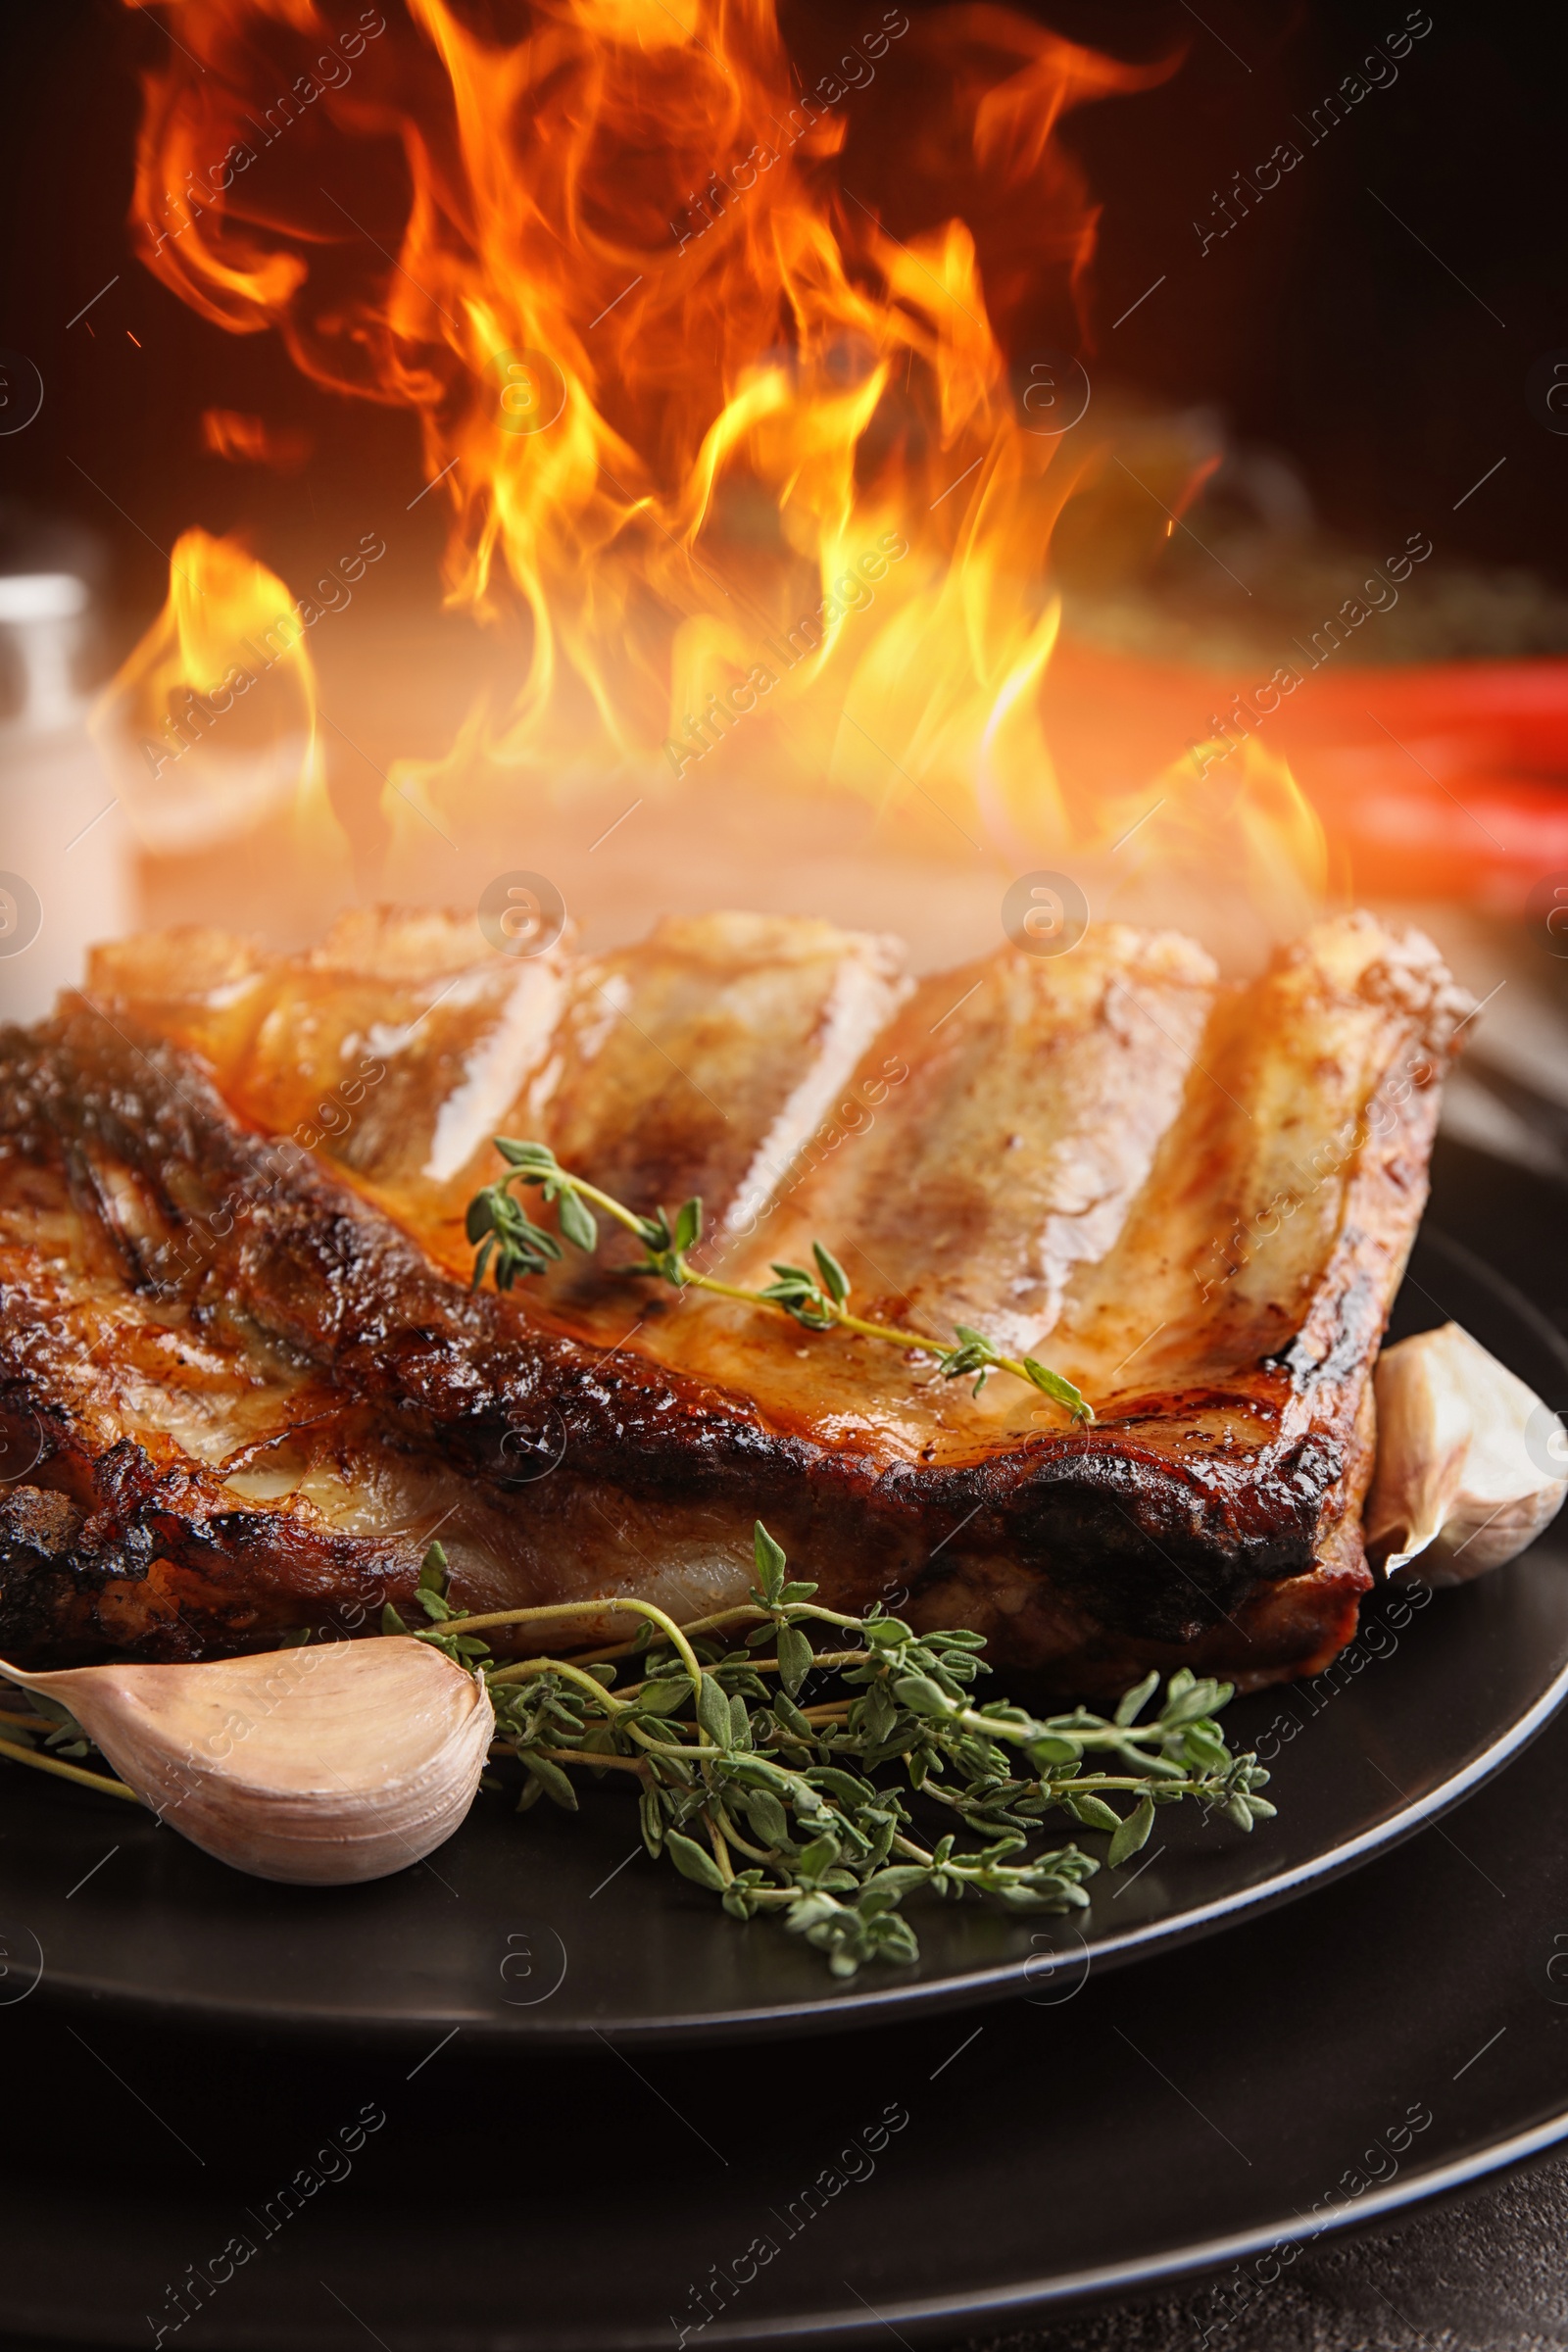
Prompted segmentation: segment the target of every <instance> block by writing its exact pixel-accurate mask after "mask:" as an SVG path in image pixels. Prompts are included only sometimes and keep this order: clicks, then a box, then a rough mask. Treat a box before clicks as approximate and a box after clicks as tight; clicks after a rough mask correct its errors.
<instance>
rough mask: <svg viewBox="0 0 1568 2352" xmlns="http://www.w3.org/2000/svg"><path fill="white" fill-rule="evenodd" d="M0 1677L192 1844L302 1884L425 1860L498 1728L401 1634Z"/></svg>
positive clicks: (1, 1668)
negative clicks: (81, 1736) (77, 1736)
mask: <svg viewBox="0 0 1568 2352" xmlns="http://www.w3.org/2000/svg"><path fill="white" fill-rule="evenodd" d="M0 1674H3V1675H5V1677H6V1678H7V1679H8V1680H10V1681H12V1682H15V1683H20V1684H21V1685H23V1686H24V1688H25V1689H26V1690H29V1691H38V1692H40V1693H41V1694H43V1695H44V1696H45V1697H49V1698H54V1699H57V1700H58V1701H59V1702H60V1703H61V1705H63V1706H66V1707H69V1708H70V1710H71V1712H72V1714H73V1715H74V1717H75V1718H76V1721H77V1722H78V1723H79V1724H80V1725H81V1726H82V1729H83V1730H84V1731H85V1732H87V1733H88V1734H89V1736H90V1737H91V1738H92V1739H93V1740H95V1741H96V1742H97V1744H98V1746H99V1747H100V1748H101V1749H102V1750H103V1752H104V1754H105V1755H106V1756H107V1757H108V1759H109V1761H110V1763H111V1764H112V1765H113V1766H114V1768H115V1770H116V1771H117V1772H118V1773H119V1774H120V1776H121V1778H122V1780H123V1781H125V1782H127V1783H128V1784H129V1786H130V1787H131V1788H132V1789H135V1791H136V1793H137V1795H138V1796H140V1797H141V1798H142V1800H143V1802H144V1803H146V1804H147V1805H149V1806H151V1808H152V1809H153V1811H154V1812H155V1813H157V1814H158V1815H159V1817H160V1819H161V1820H163V1821H165V1822H167V1823H168V1824H169V1826H170V1827H171V1828H172V1829H175V1830H178V1831H179V1832H180V1834H181V1836H183V1837H185V1838H189V1839H190V1840H191V1842H192V1844H194V1845H199V1846H201V1847H202V1848H203V1850H204V1851H205V1852H207V1853H209V1854H213V1855H216V1856H217V1858H218V1860H219V1861H221V1862H227V1863H228V1864H230V1865H231V1866H232V1867H233V1868H234V1869H235V1870H243V1871H248V1872H249V1873H250V1874H251V1875H252V1877H254V1878H260V1879H277V1880H282V1881H284V1882H286V1883H288V1884H290V1885H294V1886H301V1887H334V1886H346V1885H350V1884H352V1883H354V1882H356V1881H358V1880H362V1879H380V1878H385V1877H387V1876H388V1875H389V1874H390V1873H391V1872H393V1871H397V1870H405V1869H407V1868H408V1866H409V1864H410V1863H413V1862H420V1861H422V1860H423V1859H424V1857H425V1855H426V1854H428V1853H432V1852H433V1851H434V1849H435V1848H436V1847H437V1846H438V1845H440V1844H442V1843H444V1841H445V1840H446V1839H447V1838H450V1837H451V1836H452V1834H453V1832H454V1831H455V1830H456V1829H457V1828H458V1827H459V1826H460V1824H461V1823H462V1822H463V1820H464V1818H465V1816H466V1813H467V1811H468V1808H469V1806H470V1805H471V1804H472V1802H473V1799H474V1795H475V1793H476V1791H477V1789H478V1786H479V1775H480V1773H481V1772H482V1771H483V1769H484V1761H485V1756H486V1753H487V1752H488V1749H489V1745H490V1741H491V1739H492V1737H493V1736H494V1732H495V1710H494V1708H493V1707H492V1706H491V1703H490V1693H489V1691H487V1690H486V1689H485V1687H484V1684H483V1683H482V1682H481V1681H478V1680H476V1678H475V1677H474V1676H472V1675H471V1674H468V1673H466V1671H465V1670H464V1668H463V1667H461V1666H458V1665H455V1664H454V1662H453V1661H452V1659H450V1658H448V1657H445V1656H443V1654H442V1653H441V1651H440V1650H438V1649H432V1648H431V1647H430V1646H429V1644H428V1643H427V1642H415V1641H410V1640H401V1639H398V1638H396V1637H393V1638H391V1639H388V1638H386V1637H384V1636H383V1637H381V1638H380V1639H378V1640H375V1641H366V1642H322V1643H321V1644H320V1645H319V1647H318V1646H316V1645H314V1644H310V1643H307V1644H306V1645H305V1646H303V1647H301V1648H298V1649H280V1650H272V1651H270V1652H268V1653H266V1654H264V1655H262V1656H257V1657H244V1658H221V1659H216V1660H214V1661H213V1662H212V1663H210V1664H205V1665H191V1666H135V1665H114V1666H77V1667H71V1668H68V1669H65V1670H64V1671H62V1672H60V1673H56V1674H24V1673H21V1672H20V1671H19V1670H18V1669H17V1668H16V1667H13V1666H6V1665H3V1664H0Z"/></svg>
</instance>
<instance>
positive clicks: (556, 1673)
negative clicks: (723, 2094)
mask: <svg viewBox="0 0 1568 2352" xmlns="http://www.w3.org/2000/svg"><path fill="white" fill-rule="evenodd" d="M753 1556H754V1563H755V1571H756V1581H755V1583H754V1585H753V1587H752V1594H751V1598H750V1600H749V1601H746V1602H743V1603H741V1604H740V1605H738V1606H736V1607H733V1608H729V1609H723V1610H720V1611H718V1612H716V1613H715V1614H714V1615H712V1616H711V1617H706V1618H702V1619H700V1620H699V1621H698V1622H697V1623H695V1624H693V1625H689V1626H686V1627H685V1628H682V1627H680V1626H677V1625H676V1624H675V1623H674V1621H673V1620H672V1619H671V1618H669V1617H667V1616H666V1615H665V1614H664V1612H663V1611H662V1609H659V1608H657V1607H655V1605H654V1604H653V1603H652V1602H651V1601H644V1600H636V1599H631V1598H619V1597H617V1598H615V1599H613V1601H605V1600H588V1601H572V1602H565V1603H562V1604H559V1605H557V1606H552V1607H542V1608H533V1609H505V1610H499V1611H496V1612H494V1613H491V1614H487V1615H483V1616H475V1617H468V1616H466V1615H465V1614H464V1613H463V1612H462V1611H461V1610H459V1609H457V1608H456V1607H454V1605H453V1603H452V1601H451V1599H450V1598H449V1596H448V1576H447V1565H446V1557H445V1554H444V1553H443V1552H442V1551H441V1547H440V1545H439V1544H432V1546H431V1548H430V1551H429V1553H428V1554H427V1555H426V1558H425V1563H424V1567H423V1569H422V1570H421V1573H420V1579H419V1586H418V1591H417V1595H416V1597H417V1600H418V1601H419V1603H420V1604H421V1605H422V1607H423V1609H424V1612H425V1614H426V1616H427V1617H428V1618H429V1619H430V1620H431V1622H430V1624H429V1625H428V1626H426V1627H424V1628H421V1629H420V1631H419V1632H418V1633H417V1635H416V1636H415V1639H416V1640H417V1641H421V1642H430V1643H433V1644H434V1645H435V1646H436V1647H437V1648H440V1649H443V1650H445V1651H446V1652H447V1654H448V1656H450V1657H453V1658H455V1659H456V1660H457V1661H458V1663H460V1664H462V1665H464V1666H466V1668H467V1669H468V1670H469V1672H471V1673H476V1674H479V1675H482V1677H483V1678H484V1681H485V1683H486V1686H487V1688H488V1690H489V1692H490V1697H491V1700H492V1703H493V1704H494V1707H495V1714H496V1751H495V1752H496V1753H497V1754H498V1755H499V1756H501V1757H503V1758H507V1757H510V1758H512V1759H515V1762H516V1763H517V1764H518V1765H520V1767H521V1768H522V1775H523V1784H522V1789H521V1792H520V1795H519V1798H518V1809H519V1810H520V1811H525V1810H527V1808H528V1807H529V1806H530V1805H532V1804H533V1803H535V1802H537V1801H538V1799H539V1798H540V1797H542V1796H548V1797H550V1798H551V1799H552V1800H553V1801H554V1802H555V1803H557V1804H558V1805H561V1806H563V1807H564V1808H565V1809H567V1810H575V1808H576V1801H577V1800H576V1793H575V1789H574V1788H573V1785H572V1778H571V1776H572V1775H573V1774H574V1773H582V1772H587V1773H589V1774H591V1775H595V1776H597V1777H599V1778H601V1779H603V1780H607V1781H610V1782H612V1783H613V1784H614V1785H616V1786H618V1787H622V1788H626V1787H627V1786H628V1784H629V1787H630V1789H631V1790H633V1791H634V1792H635V1794H636V1796H637V1800H638V1818H639V1822H640V1824H641V1829H642V1836H643V1842H644V1844H645V1845H646V1846H647V1849H648V1851H649V1852H650V1853H651V1854H652V1855H654V1856H656V1857H659V1856H661V1855H662V1856H663V1857H664V1858H665V1859H667V1860H668V1861H669V1862H671V1863H672V1864H673V1865H674V1867H675V1869H676V1870H677V1871H678V1872H679V1873H680V1875H681V1876H682V1877H683V1878H684V1879H686V1880H688V1881H689V1882H690V1883H691V1884H693V1885H694V1886H698V1887H704V1888H706V1889H707V1891H708V1892H709V1893H711V1894H713V1895H716V1896H717V1897H718V1899H719V1901H720V1903H721V1905H722V1907H723V1909H724V1910H725V1911H726V1912H728V1914H729V1915H730V1917H731V1918H734V1919H742V1920H746V1919H753V1918H756V1917H758V1916H760V1915H762V1914H767V1915H770V1916H772V1917H775V1918H776V1919H778V1920H779V1921H780V1922H781V1924H782V1925H783V1927H784V1928H785V1929H786V1930H788V1931H789V1932H790V1933H791V1934H793V1935H797V1936H802V1937H804V1938H805V1940H806V1941H807V1942H808V1943H809V1944H811V1945H812V1946H813V1947H814V1948H815V1949H816V1950H818V1951H819V1952H821V1953H822V1954H823V1956H824V1958H825V1959H826V1961H827V1965H828V1967H829V1968H830V1970H831V1971H832V1973H833V1974H834V1975H835V1976H836V1977H840V1978H848V1977H853V1976H854V1975H855V1974H856V1973H857V1971H858V1969H860V1968H862V1967H864V1966H865V1965H867V1964H868V1963H870V1962H874V1961H875V1962H883V1963H888V1964H892V1965H894V1966H907V1964H909V1963H910V1962H912V1961H914V1960H916V1959H917V1958H918V1957H919V1945H918V1942H917V1940H916V1936H915V1932H914V1929H913V1927H912V1926H911V1925H910V1923H909V1921H908V1920H907V1918H906V1917H905V1914H904V1904H905V1902H906V1900H907V1897H908V1896H909V1895H911V1894H914V1893H916V1892H919V1891H922V1890H923V1891H926V1892H928V1893H932V1894H936V1895H940V1896H945V1897H947V1898H948V1899H950V1900H961V1899H965V1898H973V1897H980V1896H986V1897H990V1898H991V1899H993V1900H995V1901H998V1902H1000V1903H1002V1904H1004V1905H1005V1907H1007V1908H1008V1909H1011V1910H1017V1911H1028V1910H1035V1911H1055V1912H1060V1911H1068V1910H1081V1909H1082V1908H1083V1907H1084V1906H1085V1905H1086V1904H1087V1902H1088V1899H1089V1898H1088V1896H1087V1895H1086V1893H1085V1892H1084V1886H1085V1883H1086V1881H1088V1880H1089V1879H1090V1878H1092V1877H1093V1876H1094V1875H1095V1873H1096V1872H1097V1871H1098V1870H1100V1869H1101V1868H1102V1867H1104V1868H1108V1869H1112V1870H1114V1869H1116V1868H1118V1867H1119V1865H1120V1864H1121V1863H1123V1862H1125V1861H1127V1860H1129V1859H1130V1858H1131V1857H1132V1856H1133V1855H1134V1854H1136V1853H1137V1852H1138V1851H1139V1850H1140V1849H1141V1848H1142V1846H1143V1845H1144V1844H1145V1843H1146V1842H1147V1840H1148V1838H1149V1835H1150V1832H1151V1829H1152V1825H1153V1820H1154V1815H1155V1812H1156V1810H1157V1809H1158V1808H1159V1807H1160V1806H1161V1805H1171V1804H1178V1803H1181V1802H1183V1801H1187V1802H1194V1803H1197V1804H1198V1805H1200V1806H1201V1808H1202V1809H1203V1811H1204V1813H1205V1815H1213V1814H1223V1815H1225V1816H1226V1818H1227V1819H1229V1820H1230V1821H1231V1822H1233V1823H1234V1824H1235V1826H1236V1827H1237V1828H1238V1829H1241V1830H1250V1828H1251V1826H1252V1823H1253V1821H1254V1820H1257V1819H1267V1818H1268V1817H1269V1816H1271V1815H1272V1813H1273V1811H1274V1807H1273V1806H1272V1805H1271V1804H1270V1803H1269V1801H1268V1799H1267V1798H1266V1797H1265V1796H1263V1795H1262V1794H1261V1793H1260V1792H1261V1790H1262V1789H1263V1788H1264V1787H1265V1785H1266V1784H1267V1781H1268V1777H1269V1776H1268V1774H1267V1772H1266V1771H1264V1770H1263V1769H1262V1767H1261V1766H1260V1765H1259V1763H1258V1761H1257V1758H1256V1756H1255V1755H1252V1754H1245V1755H1234V1754H1232V1752H1231V1750H1230V1748H1229V1747H1228V1746H1227V1744H1226V1740H1225V1737H1224V1734H1223V1732H1222V1731H1221V1729H1220V1727H1219V1725H1218V1723H1217V1721H1216V1717H1217V1716H1218V1714H1219V1712H1220V1710H1221V1709H1222V1708H1223V1707H1224V1706H1225V1705H1226V1703H1227V1701H1228V1700H1229V1699H1230V1697H1231V1695H1232V1691H1231V1686H1230V1685H1229V1684H1228V1683H1218V1682H1213V1681H1209V1680H1206V1679H1201V1678H1200V1677H1198V1676H1196V1675H1194V1674H1192V1673H1190V1672H1189V1671H1188V1670H1187V1669H1186V1668H1182V1669H1180V1670H1179V1671H1178V1672H1176V1673H1175V1674H1173V1675H1172V1676H1171V1677H1170V1679H1169V1680H1168V1682H1167V1683H1166V1685H1165V1688H1164V1694H1163V1698H1162V1699H1160V1702H1159V1704H1158V1706H1157V1708H1156V1707H1155V1705H1154V1702H1155V1700H1156V1698H1158V1697H1159V1678H1158V1676H1157V1675H1155V1674H1150V1675H1148V1676H1146V1677H1145V1679H1144V1681H1143V1682H1141V1683H1140V1684H1139V1685H1138V1686H1137V1687H1136V1689H1134V1690H1132V1691H1128V1692H1127V1694H1126V1696H1125V1697H1124V1698H1123V1699H1122V1701H1121V1703H1120V1705H1119V1706H1118V1707H1117V1708H1116V1710H1115V1712H1114V1714H1113V1715H1110V1716H1103V1715H1098V1714H1095V1713H1093V1712H1091V1711H1090V1710H1089V1709H1087V1708H1084V1707H1073V1708H1071V1709H1069V1710H1066V1711H1064V1712H1062V1713H1060V1714H1056V1715H1051V1716H1047V1717H1044V1718H1040V1717H1036V1716H1034V1715H1032V1714H1030V1713H1029V1712H1028V1711H1027V1710H1026V1709H1025V1708H1022V1707H1016V1706H1012V1705H1010V1704H1008V1702H1007V1701H1006V1700H1005V1699H992V1700H989V1701H987V1702H985V1703H984V1704H977V1703H976V1698H975V1693H974V1690H973V1686H974V1684H975V1683H976V1682H977V1681H978V1680H979V1678H980V1677H981V1676H982V1675H985V1674H987V1673H989V1671H990V1669H989V1668H988V1667H987V1666H986V1665H985V1664H984V1663H983V1661H982V1659H981V1657H980V1654H979V1653H980V1652H981V1650H982V1649H983V1648H984V1647H985V1642H984V1639H983V1637H982V1636H981V1635H979V1634H974V1633H968V1632H965V1631H963V1630H962V1629H949V1630H947V1631H945V1632H938V1633H917V1632H916V1631H915V1629H914V1628H913V1627H912V1626H910V1625H908V1624H907V1623H906V1621H905V1620H904V1619H903V1618H900V1617H894V1616H890V1615H888V1614H887V1613H886V1612H885V1611H884V1610H883V1608H882V1607H881V1605H880V1604H879V1603H878V1604H875V1605H873V1606H872V1607H871V1608H869V1609H867V1610H866V1611H865V1612H864V1613H863V1614H862V1615H860V1616H852V1615H847V1614H845V1613H843V1612H842V1611H839V1610H835V1609H829V1608H825V1607H822V1606H820V1605H819V1604H818V1603H817V1601H816V1599H815V1593H816V1587H815V1585H814V1584H811V1583H809V1581H807V1580H805V1579H801V1578H791V1577H790V1576H789V1574H788V1565H789V1563H788V1561H787V1560H786V1558H785V1555H784V1551H783V1548H782V1546H781V1545H780V1544H777V1543H776V1542H775V1541H774V1539H773V1537H772V1536H770V1535H769V1533H768V1531H767V1529H766V1528H765V1527H764V1526H763V1525H762V1523H761V1521H760V1520H759V1521H758V1522H757V1525H756V1529H755V1532H754V1545H753ZM609 1610H613V1612H614V1613H615V1614H616V1615H630V1616H634V1617H636V1618H639V1619H640V1620H641V1623H640V1625H639V1627H638V1631H637V1634H636V1636H635V1638H634V1639H632V1640H629V1641H625V1642H619V1643H616V1644H613V1645H611V1646H609V1647H606V1646H604V1645H601V1646H600V1647H599V1648H597V1649H596V1650H594V1651H593V1652H591V1653H586V1654H584V1655H581V1656H579V1657H577V1658H575V1659H572V1658H569V1657H550V1656H547V1657H525V1658H516V1659H511V1660H502V1659H499V1658H497V1657H496V1656H495V1655H494V1654H493V1653H492V1651H491V1649H490V1645H489V1643H488V1642H487V1641H486V1640H485V1639H484V1638H483V1637H485V1636H486V1635H488V1634H490V1633H491V1632H494V1631H497V1630H499V1629H501V1628H503V1627H505V1628H508V1629H512V1628H515V1627H518V1626H521V1625H525V1624H530V1623H532V1624H537V1623H540V1622H541V1621H543V1620H546V1619H551V1618H555V1619H562V1620H565V1621H568V1622H569V1621H570V1620H571V1619H572V1618H584V1617H587V1618H600V1619H602V1618H603V1617H604V1615H605V1614H606V1613H607V1611H609ZM387 1630H388V1631H389V1632H392V1631H402V1630H404V1629H403V1628H402V1627H401V1623H400V1624H399V1625H398V1626H397V1627H392V1626H389V1627H388V1628H387ZM622 1669H625V1670H627V1672H628V1675H629V1678H630V1679H628V1680H627V1681H626V1682H625V1683H624V1684H622V1683H621V1682H620V1679H619V1678H620V1674H621V1671H622ZM944 1815H945V1816H946V1817H947V1822H948V1824H949V1825H950V1826H948V1827H947V1828H946V1829H945V1830H944V1831H943V1834H941V1835H940V1836H938V1837H936V1838H935V1839H934V1840H933V1839H932V1838H931V1830H930V1827H929V1826H928V1824H930V1823H932V1822H935V1823H941V1821H942V1819H943V1816H944ZM1053 1815H1057V1816H1061V1817H1063V1819H1064V1821H1065V1822H1066V1823H1070V1824H1072V1825H1073V1826H1074V1827H1075V1828H1076V1829H1078V1830H1081V1831H1084V1832H1086V1833H1090V1834H1095V1835H1100V1836H1103V1837H1106V1838H1108V1840H1109V1843H1108V1847H1107V1849H1106V1852H1105V1855H1104V1860H1103V1863H1102V1861H1101V1860H1100V1859H1099V1858H1098V1857H1097V1856H1096V1855H1095V1854H1093V1853H1091V1852H1088V1851H1086V1850H1085V1848H1084V1847H1083V1846H1082V1845H1081V1844H1080V1843H1079V1842H1078V1841H1077V1839H1076V1838H1073V1839H1071V1840H1070V1841H1069V1842H1067V1843H1065V1844H1049V1845H1045V1846H1044V1847H1042V1846H1041V1844H1040V1840H1042V1838H1044V1836H1045V1827H1044V1825H1045V1824H1046V1823H1047V1821H1048V1820H1049V1818H1050V1817H1051V1816H1053Z"/></svg>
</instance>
